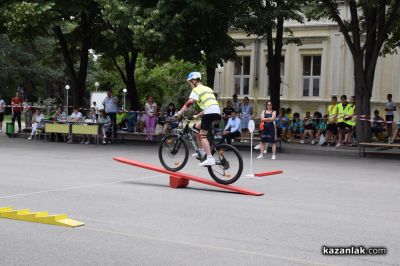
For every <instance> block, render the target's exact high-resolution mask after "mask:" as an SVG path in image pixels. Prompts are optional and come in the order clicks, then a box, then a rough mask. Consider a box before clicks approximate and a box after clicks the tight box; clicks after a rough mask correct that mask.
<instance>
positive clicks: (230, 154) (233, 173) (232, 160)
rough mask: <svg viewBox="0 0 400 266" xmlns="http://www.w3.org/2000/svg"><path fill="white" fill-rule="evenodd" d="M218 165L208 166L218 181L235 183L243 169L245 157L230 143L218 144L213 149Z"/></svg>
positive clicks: (226, 183) (210, 172) (225, 183)
mask: <svg viewBox="0 0 400 266" xmlns="http://www.w3.org/2000/svg"><path fill="white" fill-rule="evenodd" d="M212 155H213V157H214V158H215V163H216V165H212V166H208V172H209V174H210V175H211V177H212V178H213V179H214V180H215V181H216V182H218V183H220V184H224V185H229V184H232V183H235V182H236V181H237V180H238V179H239V178H240V176H241V175H242V171H243V159H242V156H241V155H240V153H239V151H238V150H237V149H236V148H235V147H233V146H232V145H228V144H220V145H217V146H216V147H215V148H214V149H213V150H212Z"/></svg>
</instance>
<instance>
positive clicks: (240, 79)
mask: <svg viewBox="0 0 400 266" xmlns="http://www.w3.org/2000/svg"><path fill="white" fill-rule="evenodd" d="M343 12H347V10H343ZM344 15H346V14H344ZM285 27H290V29H291V30H292V31H293V33H294V37H296V38H299V39H300V40H301V42H302V45H301V46H297V45H296V44H289V45H284V47H283V51H282V65H281V74H282V81H283V84H282V85H281V106H282V107H290V108H292V110H293V112H299V113H300V114H304V113H305V112H306V111H311V112H313V111H317V110H318V111H320V112H322V113H323V114H325V112H326V107H327V105H328V103H329V102H330V98H331V96H332V95H336V96H339V97H340V96H341V95H342V94H345V95H347V96H348V98H349V96H351V95H353V94H354V78H353V59H352V55H351V53H350V50H349V48H348V47H347V44H346V42H345V40H344V37H343V35H342V34H341V33H340V32H339V27H338V26H337V24H336V23H334V22H331V21H317V22H316V21H311V22H306V23H305V24H299V23H295V22H289V23H286V24H285ZM230 35H231V36H232V37H233V38H234V39H235V40H238V41H240V42H242V43H243V44H244V45H245V47H239V48H238V52H237V54H238V59H237V60H236V62H226V63H225V64H224V65H223V68H222V69H220V70H218V69H217V71H216V76H215V83H214V89H215V91H216V92H218V94H219V96H220V99H221V100H223V101H224V102H225V101H226V100H228V99H231V98H232V95H233V94H238V96H239V99H242V98H243V97H244V96H248V97H249V98H250V99H251V101H252V102H253V104H254V107H255V111H256V112H258V113H259V112H260V110H262V108H264V106H265V101H266V100H267V99H269V93H268V74H267V67H266V58H267V46H266V40H265V39H261V38H259V37H257V36H254V35H251V36H248V35H247V34H246V33H245V32H242V31H237V30H236V31H235V30H233V31H231V32H230ZM288 37H289V36H285V37H284V40H286V39H287V38H288ZM399 73H400V54H395V55H387V56H386V57H384V58H379V60H378V63H377V68H376V75H375V82H374V89H373V96H372V100H371V101H372V106H371V110H372V112H373V110H374V109H379V110H380V114H381V115H385V111H384V109H385V107H384V105H385V102H386V96H387V94H388V93H391V94H393V100H394V101H395V102H396V103H399V102H400V93H399V86H400V75H399ZM397 106H398V109H400V108H399V107H400V105H399V104H397ZM398 118H399V111H397V114H396V117H395V119H398Z"/></svg>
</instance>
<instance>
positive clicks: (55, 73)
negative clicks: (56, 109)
mask: <svg viewBox="0 0 400 266" xmlns="http://www.w3.org/2000/svg"><path fill="white" fill-rule="evenodd" d="M54 45H55V41H54V39H53V38H44V37H43V38H42V37H40V38H35V39H34V40H31V41H30V42H24V43H20V42H17V43H15V42H11V41H10V40H9V39H8V38H7V36H6V35H2V34H0V84H2V87H1V88H0V90H1V93H2V94H3V96H5V97H6V98H9V97H11V96H13V95H14V94H15V90H16V88H18V87H19V86H22V87H24V91H25V94H26V96H29V98H30V99H31V100H33V99H36V98H38V97H40V96H43V95H47V96H49V97H54V98H56V99H57V100H61V99H62V96H63V94H62V93H63V90H60V88H61V87H62V84H65V78H64V77H65V73H64V69H63V65H62V58H61V57H60V56H58V55H57V53H55V52H54V49H53V47H54Z"/></svg>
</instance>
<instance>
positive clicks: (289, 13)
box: [235, 0, 304, 110]
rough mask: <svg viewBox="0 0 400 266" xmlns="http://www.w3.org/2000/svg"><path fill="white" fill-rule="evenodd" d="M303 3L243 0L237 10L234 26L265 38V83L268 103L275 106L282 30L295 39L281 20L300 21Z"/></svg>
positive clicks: (279, 82) (279, 75)
mask: <svg viewBox="0 0 400 266" xmlns="http://www.w3.org/2000/svg"><path fill="white" fill-rule="evenodd" d="M303 4H304V1H299V0H275V1H271V0H269V1H262V0H259V1H245V4H244V5H243V6H242V8H241V9H238V12H237V16H236V22H235V26H236V27H239V28H242V29H244V30H245V31H246V32H247V33H249V34H255V35H257V36H261V37H263V38H266V40H267V70H268V81H269V82H268V84H269V85H268V87H269V91H270V96H271V101H272V105H273V106H274V108H275V109H276V110H279V108H280V90H281V83H282V80H281V73H280V71H281V58H282V47H283V45H284V44H285V42H284V33H285V31H286V32H288V33H289V35H290V36H291V38H288V40H287V42H286V43H289V42H297V43H299V42H298V40H297V39H295V38H293V37H292V35H293V33H292V32H291V31H290V29H289V28H286V29H285V28H284V23H285V21H287V20H295V21H298V22H303V16H302V14H301V11H302V7H303ZM274 31H275V36H274Z"/></svg>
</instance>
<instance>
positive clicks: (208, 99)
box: [177, 72, 221, 166]
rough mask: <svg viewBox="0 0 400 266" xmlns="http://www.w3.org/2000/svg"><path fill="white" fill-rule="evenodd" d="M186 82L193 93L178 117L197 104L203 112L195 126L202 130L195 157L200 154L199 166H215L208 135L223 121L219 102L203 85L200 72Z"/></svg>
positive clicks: (189, 76)
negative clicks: (215, 123) (217, 123)
mask: <svg viewBox="0 0 400 266" xmlns="http://www.w3.org/2000/svg"><path fill="white" fill-rule="evenodd" d="M186 80H187V82H188V83H189V84H190V87H191V88H192V92H191V94H190V96H189V100H188V101H187V102H186V104H185V105H184V106H183V107H182V108H181V110H179V111H178V113H177V116H181V115H182V114H184V113H185V112H186V111H187V110H188V108H189V107H190V106H191V105H192V104H194V103H197V105H198V106H199V107H200V109H201V110H202V112H201V113H200V114H198V115H197V117H200V116H201V121H200V122H198V123H197V124H196V125H195V127H196V128H197V129H198V130H200V132H199V133H198V134H196V137H197V143H198V145H199V151H196V153H195V154H193V157H197V156H198V154H199V153H200V155H201V157H200V158H198V159H200V160H201V161H202V162H201V163H200V164H199V166H210V165H215V158H214V157H212V155H211V148H210V143H209V142H208V139H207V133H208V130H210V129H211V127H212V124H213V122H214V121H216V120H220V119H221V110H220V107H219V104H218V101H217V99H216V98H215V95H214V92H213V90H212V89H211V88H209V87H206V86H204V85H203V84H201V74H200V72H191V73H189V75H188V76H187V79H186ZM205 155H207V157H206V158H205V160H203V159H204V157H205Z"/></svg>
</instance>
